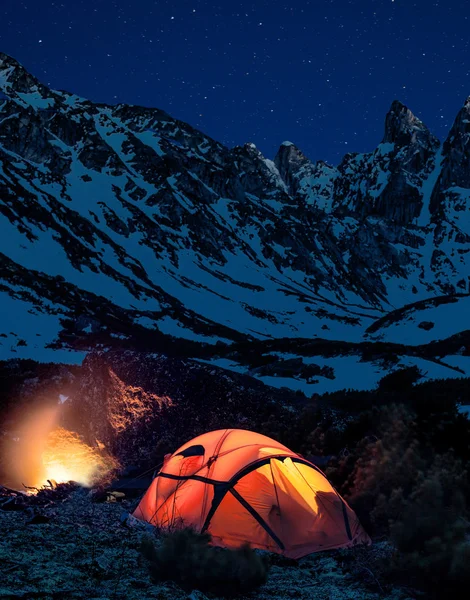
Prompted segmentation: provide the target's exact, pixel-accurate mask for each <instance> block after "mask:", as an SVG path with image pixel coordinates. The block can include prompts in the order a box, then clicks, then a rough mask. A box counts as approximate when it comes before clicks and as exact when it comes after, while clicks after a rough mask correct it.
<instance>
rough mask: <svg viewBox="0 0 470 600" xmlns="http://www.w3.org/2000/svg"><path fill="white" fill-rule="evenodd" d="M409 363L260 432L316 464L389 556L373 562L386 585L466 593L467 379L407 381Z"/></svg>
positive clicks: (411, 372) (411, 375) (469, 560)
mask: <svg viewBox="0 0 470 600" xmlns="http://www.w3.org/2000/svg"><path fill="white" fill-rule="evenodd" d="M418 378H419V373H418V372H417V370H416V369H414V368H409V369H404V370H403V371H399V372H396V373H394V374H392V375H389V376H387V377H385V378H384V379H383V380H382V381H381V383H380V385H379V388H378V389H377V390H375V391H372V392H355V391H349V392H337V393H335V394H329V395H327V396H323V397H321V398H317V399H316V401H313V402H312V403H311V404H310V405H307V406H306V407H305V408H304V409H303V410H302V411H301V412H300V413H299V414H298V415H297V416H296V417H294V418H293V419H292V421H291V422H289V423H288V426H287V425H286V424H285V423H283V422H280V421H278V420H277V419H275V417H272V418H270V419H269V421H268V422H267V423H266V424H265V427H264V432H263V433H265V434H267V435H270V436H272V437H275V438H277V439H279V440H280V441H282V442H283V443H285V444H286V445H287V446H289V447H291V448H295V449H296V450H297V451H299V452H301V453H302V454H304V455H305V456H307V457H311V458H312V459H313V460H316V461H317V462H318V463H319V464H323V465H324V466H323V468H324V470H325V471H326V474H327V476H328V478H329V479H330V481H332V483H333V484H334V485H335V486H336V488H337V490H338V491H339V492H340V493H341V494H342V495H343V496H344V497H345V499H346V500H347V501H348V502H349V503H350V505H351V506H352V507H353V508H354V510H355V511H356V512H357V514H358V516H359V518H360V520H361V522H362V524H363V525H364V527H365V528H366V529H367V531H368V532H369V534H370V535H371V536H372V537H373V539H374V540H375V541H378V540H387V541H389V542H391V544H392V546H393V548H394V553H393V556H392V560H390V558H389V557H387V561H386V562H385V563H382V564H381V562H380V561H376V562H375V563H374V564H371V565H370V568H371V570H373V571H374V572H375V573H376V575H377V577H379V578H380V579H381V580H382V581H383V584H384V585H387V584H389V585H391V584H397V583H401V584H403V585H407V586H410V587H411V588H416V589H420V590H422V591H424V592H425V593H426V597H436V598H440V597H443V594H444V593H448V594H450V595H451V596H452V597H454V598H460V597H463V596H462V594H463V593H464V592H463V591H461V590H465V589H466V588H468V585H469V584H470V568H469V564H470V537H469V534H470V477H469V464H470V463H469V461H470V421H469V420H468V418H467V417H466V416H465V415H463V414H461V413H460V412H459V410H458V405H459V404H460V403H470V383H469V381H468V380H465V379H460V380H452V381H449V380H445V381H433V382H427V383H424V384H420V385H413V384H414V383H415V382H416V381H417V379H418Z"/></svg>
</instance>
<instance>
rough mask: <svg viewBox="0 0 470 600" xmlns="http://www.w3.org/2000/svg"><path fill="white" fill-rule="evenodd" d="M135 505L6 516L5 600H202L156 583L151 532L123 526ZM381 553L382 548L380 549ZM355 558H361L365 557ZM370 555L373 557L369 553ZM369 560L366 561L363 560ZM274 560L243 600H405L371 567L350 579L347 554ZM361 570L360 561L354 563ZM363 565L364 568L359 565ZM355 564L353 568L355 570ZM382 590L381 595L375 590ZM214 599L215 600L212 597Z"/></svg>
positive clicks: (76, 506)
mask: <svg viewBox="0 0 470 600" xmlns="http://www.w3.org/2000/svg"><path fill="white" fill-rule="evenodd" d="M129 508H130V503H128V502H126V501H124V502H123V503H93V502H91V501H90V498H89V495H88V494H87V493H86V492H85V491H83V490H79V491H77V492H74V493H73V494H71V495H70V496H69V497H68V498H67V499H66V500H64V501H63V502H61V503H58V504H55V505H53V506H51V507H49V508H45V509H42V510H41V512H42V514H45V515H47V516H48V517H50V521H49V522H48V523H42V524H28V523H27V522H28V520H29V519H30V518H31V515H30V514H28V512H27V511H18V512H6V511H2V510H0V598H2V599H3V600H10V599H11V600H13V599H20V598H22V599H29V598H35V599H39V600H51V599H60V600H62V599H64V600H65V599H67V598H69V599H72V600H74V599H86V600H118V599H119V600H122V599H124V598H125V599H126V600H137V599H139V600H155V599H159V600H179V599H185V598H189V599H191V600H203V599H204V598H206V597H207V598H208V597H209V596H205V595H204V594H202V593H201V592H199V591H193V592H191V593H190V594H188V593H185V592H184V591H183V590H182V589H181V588H179V587H178V586H177V585H176V584H174V583H172V582H165V583H161V584H155V583H153V582H152V581H151V579H150V576H149V573H148V570H147V566H146V563H145V561H144V559H143V558H142V557H141V555H140V551H139V547H140V542H141V538H142V535H144V532H143V531H142V530H141V529H140V528H135V527H126V526H125V525H122V524H121V521H120V517H121V515H122V513H123V512H124V511H126V510H129ZM378 548H379V547H377V546H376V550H375V552H377V551H380V550H379V549H378ZM355 552H362V551H361V550H359V551H355ZM363 552H365V553H367V552H370V550H364V551H363ZM364 559H365V561H366V560H367V556H366V555H364ZM282 562H283V559H276V557H275V558H274V563H277V564H273V565H272V567H271V571H270V574H269V578H268V582H267V584H266V585H264V586H263V587H262V588H260V589H259V590H257V591H256V592H254V593H252V594H250V595H247V596H245V597H244V598H259V599H260V600H267V599H268V598H270V599H278V600H281V599H285V598H299V599H319V600H320V599H322V600H379V599H384V598H385V599H387V600H404V599H405V598H409V596H407V595H406V594H405V593H403V592H402V591H400V590H399V589H395V590H394V591H393V593H386V592H385V591H384V590H383V589H382V588H381V586H380V583H379V582H376V581H374V575H373V574H372V573H371V572H370V570H368V568H367V564H366V563H365V564H364V579H363V580H361V577H358V576H357V572H356V574H353V573H352V572H351V567H350V564H351V563H350V561H348V560H347V556H346V555H345V553H333V554H332V553H324V554H317V555H312V556H310V557H306V558H305V559H303V560H301V561H299V562H298V564H297V565H294V566H292V565H289V564H287V565H283V564H282ZM354 562H355V566H356V569H357V564H358V561H356V560H355V561H354ZM359 563H360V561H359ZM348 565H349V567H348ZM374 587H375V590H374ZM211 598H214V597H213V596H211Z"/></svg>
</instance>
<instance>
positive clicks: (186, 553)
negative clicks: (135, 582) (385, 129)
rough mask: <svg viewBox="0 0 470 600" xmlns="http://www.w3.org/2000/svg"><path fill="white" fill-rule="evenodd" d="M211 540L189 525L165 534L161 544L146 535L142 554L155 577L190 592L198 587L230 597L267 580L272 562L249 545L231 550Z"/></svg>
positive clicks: (207, 535) (245, 591) (205, 534)
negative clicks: (176, 584)
mask: <svg viewBox="0 0 470 600" xmlns="http://www.w3.org/2000/svg"><path fill="white" fill-rule="evenodd" d="M210 542H211V536H210V535H209V534H207V533H204V534H200V533H196V532H195V531H194V530H192V529H189V528H187V529H182V530H180V531H174V532H172V533H169V534H165V535H163V538H162V544H161V545H160V546H157V545H156V544H155V542H154V540H153V539H152V538H151V537H146V538H144V540H143V542H142V553H143V555H144V556H145V558H147V560H148V561H149V567H150V571H151V574H152V577H153V578H154V579H155V580H157V581H162V580H172V581H175V582H176V583H178V584H179V585H180V586H181V587H182V588H183V589H184V590H186V591H190V590H192V589H198V590H201V591H202V592H210V593H214V594H218V595H222V596H226V597H227V596H234V595H237V594H243V593H247V592H250V591H252V590H254V589H256V588H258V587H259V586H261V585H263V584H264V583H266V580H267V575H268V568H269V566H268V561H267V559H266V558H265V557H264V556H260V555H259V554H256V553H255V552H254V551H253V550H252V549H251V548H250V547H249V545H248V544H245V545H243V546H242V547H241V548H239V549H237V550H227V549H223V548H217V547H214V546H211V545H210Z"/></svg>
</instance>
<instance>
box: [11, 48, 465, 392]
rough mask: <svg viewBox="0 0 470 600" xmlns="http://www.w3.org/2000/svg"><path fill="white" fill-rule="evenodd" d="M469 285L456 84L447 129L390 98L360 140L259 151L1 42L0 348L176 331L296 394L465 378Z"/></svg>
mask: <svg viewBox="0 0 470 600" xmlns="http://www.w3.org/2000/svg"><path fill="white" fill-rule="evenodd" d="M469 293H470V99H469V100H467V102H466V103H465V104H464V106H463V107H462V109H461V111H460V112H459V114H458V116H457V118H456V121H455V123H454V125H453V127H452V129H451V131H450V133H449V136H448V138H447V140H446V141H445V143H444V144H442V145H441V143H440V142H439V140H438V139H437V138H436V137H434V136H433V135H432V134H431V133H430V132H429V131H428V129H427V128H426V126H425V125H424V124H423V123H422V122H421V121H420V120H419V119H418V118H417V117H416V116H414V115H413V114H412V113H411V111H410V110H409V109H408V108H407V107H405V106H404V105H402V104H401V103H399V102H397V101H395V102H394V103H393V104H392V106H391V108H390V111H389V113H388V114H387V116H386V119H385V132H384V137H383V140H382V142H381V143H380V144H379V145H378V147H377V148H376V149H375V150H374V151H372V152H370V153H365V154H358V153H351V154H347V155H346V156H345V157H344V159H343V160H342V162H341V164H340V165H339V166H337V167H335V166H332V165H328V164H326V163H324V162H322V161H319V162H317V163H312V162H311V161H310V160H309V159H308V158H307V157H306V156H305V155H304V154H303V153H302V152H301V151H300V150H299V149H298V148H297V147H296V146H295V145H294V144H292V143H290V142H284V143H283V144H282V145H281V146H280V148H279V151H278V153H277V155H276V157H275V158H274V161H271V160H269V159H267V158H265V157H264V156H263V155H262V154H261V152H259V151H258V150H257V148H256V147H255V146H254V145H253V144H245V145H244V146H243V147H236V148H233V149H229V148H226V147H224V146H223V145H222V144H220V143H218V142H216V141H214V140H213V139H211V138H210V137H208V136H206V135H204V134H203V133H201V132H199V131H197V130H195V129H193V128H192V127H191V126H190V125H187V124H186V123H183V122H181V121H178V120H176V119H174V118H172V117H171V116H169V115H168V114H166V113H165V112H163V111H161V110H158V109H149V108H142V107H137V106H127V105H117V106H112V105H105V104H96V103H92V102H90V101H88V100H86V99H84V98H80V97H78V96H76V95H74V94H70V93H68V92H63V91H56V90H51V89H49V88H48V87H46V86H45V85H43V84H42V83H41V82H40V81H38V80H37V79H36V78H35V77H34V76H33V75H31V74H29V73H28V72H27V71H26V70H25V69H24V68H23V67H22V66H21V65H20V64H19V63H18V62H17V61H15V60H14V59H13V58H11V57H9V56H7V55H5V54H0V306H1V307H2V318H1V320H0V359H6V358H12V357H17V358H22V357H27V358H35V359H39V360H53V361H57V362H59V361H64V362H74V361H79V360H81V358H82V357H83V355H84V353H85V352H86V351H88V350H90V349H94V348H96V347H99V348H108V347H112V348H120V347H124V348H129V347H131V348H136V347H137V348H144V349H146V350H151V351H162V349H165V348H171V350H172V351H173V352H176V351H177V352H179V353H182V354H184V355H186V356H193V357H197V358H199V359H201V360H205V361H208V362H211V363H215V364H218V365H219V366H223V367H226V368H230V369H232V370H240V371H242V372H250V373H251V374H253V375H254V376H256V377H259V378H260V379H262V380H266V381H267V382H268V383H274V384H275V385H278V386H279V385H286V383H287V384H289V385H291V384H292V381H294V387H297V388H299V389H303V390H304V391H308V392H310V391H315V390H318V391H324V390H328V389H338V387H352V385H350V384H351V382H355V383H357V384H358V385H359V387H360V386H361V385H362V386H366V387H370V386H371V385H373V384H374V382H375V381H376V380H378V379H379V378H380V377H381V376H382V375H383V374H386V373H387V372H388V371H389V370H390V369H391V368H397V367H399V366H400V365H407V364H418V366H419V367H420V368H421V369H422V371H423V373H427V374H428V376H432V377H435V376H438V377H441V376H462V375H463V374H465V373H467V374H470V316H469V315H470V313H469V309H470V302H469V299H470V297H469V296H468V294H469ZM178 340H186V342H184V343H183V342H178ZM276 340H281V341H282V345H281V346H280V347H282V350H277V349H274V350H273V349H269V348H268V349H266V348H267V347H264V346H263V344H266V343H273V344H275V343H276ZM305 340H308V341H310V342H312V341H315V340H317V341H318V343H317V344H316V345H315V344H312V343H310V345H308V348H309V350H308V355H306V354H305V352H303V353H302V352H300V353H299V346H301V345H302V344H304V342H305ZM246 342H250V343H251V344H253V347H254V348H259V352H261V354H262V355H263V356H265V358H266V360H267V362H268V363H269V364H270V365H271V372H272V373H273V374H272V375H266V372H267V371H265V375H263V374H262V373H263V371H262V372H261V373H260V372H259V371H256V368H257V367H256V368H255V367H253V365H252V364H248V362H244V361H243V359H242V358H240V357H242V354H243V353H240V352H239V351H238V350H237V351H236V352H235V350H233V349H234V348H240V347H245V346H244V345H245V344H246ZM232 350H233V352H232ZM231 352H232V354H231V355H230V353H231ZM263 353H265V354H263ZM300 356H303V358H299V357H300ZM292 360H294V363H292ZM299 360H300V361H301V363H302V364H301V368H300V369H298V368H297V367H298V366H299V362H298V361H299ZM276 361H277V362H279V363H280V367H279V368H278V369H277V371H276V369H274V370H273V368H272V365H273V363H275V362H276ZM286 361H287V365H291V367H292V365H293V364H297V367H295V368H294V370H292V368H291V370H290V371H289V368H288V369H287V371H288V372H289V376H288V377H286V378H284V377H282V373H284V372H286V371H285V367H286V365H285V363H286ZM289 361H290V362H289ZM295 361H297V363H295ZM253 369H254V370H253ZM283 369H284V370H283ZM296 369H297V370H296ZM348 373H350V376H349V375H348ZM263 378H264V379H263ZM268 380H269V381H268ZM289 382H290V383H289ZM296 382H297V383H296ZM331 382H333V383H331Z"/></svg>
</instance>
